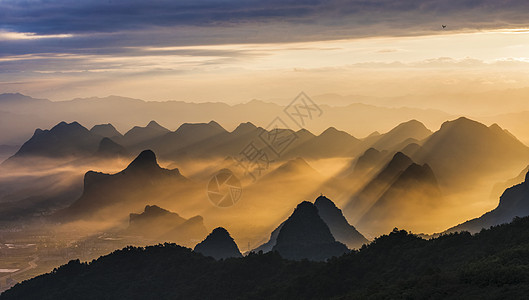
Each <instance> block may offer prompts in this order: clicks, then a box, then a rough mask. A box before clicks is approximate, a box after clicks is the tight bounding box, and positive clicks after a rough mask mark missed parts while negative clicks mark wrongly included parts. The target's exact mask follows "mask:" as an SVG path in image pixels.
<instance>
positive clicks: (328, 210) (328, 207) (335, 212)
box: [252, 195, 369, 253]
mask: <svg viewBox="0 0 529 300" xmlns="http://www.w3.org/2000/svg"><path fill="white" fill-rule="evenodd" d="M298 206H299V205H298ZM314 206H315V207H316V208H317V212H318V215H319V216H320V218H321V219H322V220H323V221H324V223H325V224H326V225H327V227H328V228H329V230H330V232H331V234H332V236H333V238H334V239H335V240H336V241H338V242H341V243H343V244H345V245H347V247H349V248H350V249H358V248H360V247H361V246H362V245H364V244H366V243H368V242H369V241H368V240H367V239H366V238H365V237H364V236H363V235H362V234H361V233H360V232H358V231H357V230H356V229H355V228H354V226H352V225H350V224H349V222H348V221H347V220H346V219H345V217H344V215H343V214H342V211H341V210H340V209H339V208H338V207H337V206H336V205H335V204H334V202H332V201H331V200H330V199H329V198H327V197H325V196H323V195H322V196H319V197H318V198H316V201H315V202H314ZM305 216H306V217H307V216H308V217H309V218H310V217H314V216H313V215H311V214H306V215H305ZM309 221H310V220H309ZM285 222H286V221H285ZM285 222H283V223H281V224H280V225H279V226H278V227H277V228H276V229H274V230H273V231H272V233H271V234H270V238H269V240H268V241H267V242H266V243H264V244H262V245H261V246H259V247H257V248H255V249H254V250H252V251H253V252H259V251H263V252H265V253H266V252H269V251H272V249H273V248H274V246H275V245H276V244H277V237H278V236H279V233H280V231H281V229H282V228H283V226H284V225H285ZM307 222H308V221H307ZM299 234H302V232H301V231H300V232H299Z"/></svg>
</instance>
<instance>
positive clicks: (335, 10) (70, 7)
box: [0, 0, 529, 39]
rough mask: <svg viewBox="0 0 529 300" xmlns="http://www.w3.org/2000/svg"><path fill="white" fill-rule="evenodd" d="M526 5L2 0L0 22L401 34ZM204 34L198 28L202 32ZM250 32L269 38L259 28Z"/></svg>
mask: <svg viewBox="0 0 529 300" xmlns="http://www.w3.org/2000/svg"><path fill="white" fill-rule="evenodd" d="M527 12H529V4H528V3H527V1H525V0H508V1H497V0H464V1H446V0H330V1H329V0H306V1H292V0H286V1H280V0H269V1H263V0H261V1H257V0H203V1H196V0H179V1H170V0H159V1H143V0H142V1H140V0H110V1H109V0H105V1H101V0H95V1H93V0H78V1H73V0H58V1H44V0H33V1H31V0H28V1H18V0H4V1H0V20H2V21H0V27H1V28H3V29H4V30H9V31H14V32H34V33H36V34H37V35H50V34H65V33H66V34H72V33H77V34H79V33H85V34H86V33H91V34H93V33H105V32H106V33H108V32H123V31H144V30H149V29H153V28H174V27H188V26H191V27H201V28H208V27H209V28H219V27H221V28H223V29H224V30H227V31H231V30H233V29H236V30H234V31H235V32H237V31H239V30H240V29H241V28H246V29H248V30H256V29H258V28H259V26H264V27H265V29H270V28H277V27H276V26H275V25H277V24H278V23H281V24H283V25H285V26H289V27H290V26H292V28H293V29H296V30H298V29H301V30H300V31H297V32H296V34H297V35H301V36H302V37H304V38H307V39H310V38H316V36H319V38H323V37H324V34H325V33H331V34H333V35H341V36H348V35H371V34H375V35H381V34H382V35H383V34H384V32H386V33H387V34H405V35H406V34H413V33H414V32H424V31H434V30H439V29H440V24H441V23H442V24H448V26H449V27H448V29H461V28H495V27H505V26H506V25H509V24H517V25H520V24H526V25H527V24H528V21H527V18H526V15H527ZM434 24H435V25H436V26H435V27H432V25H434ZM234 27H236V28H234ZM303 29H310V30H311V31H308V30H306V31H305V30H303ZM315 29H317V30H316V31H314V30H315ZM206 35H207V32H202V38H204V37H205V36H206ZM257 35H258V36H261V35H262V36H263V38H266V39H269V38H271V36H268V35H267V34H266V32H258V33H257Z"/></svg>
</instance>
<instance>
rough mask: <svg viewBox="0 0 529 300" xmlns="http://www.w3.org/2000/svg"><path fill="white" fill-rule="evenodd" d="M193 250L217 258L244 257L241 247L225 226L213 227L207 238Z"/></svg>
mask: <svg viewBox="0 0 529 300" xmlns="http://www.w3.org/2000/svg"><path fill="white" fill-rule="evenodd" d="M193 251H195V252H198V253H201V254H203V255H204V256H211V257H213V258H215V259H224V258H230V257H242V254H241V252H240V251H239V247H237V244H236V243H235V241H234V240H233V238H232V237H231V236H230V233H229V232H228V231H227V230H226V229H225V228H223V227H217V228H215V229H213V231H212V232H211V233H210V234H209V235H208V236H207V237H206V239H205V240H203V241H202V242H200V243H198V244H197V245H196V246H195V249H194V250H193Z"/></svg>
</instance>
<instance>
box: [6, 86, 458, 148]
mask: <svg viewBox="0 0 529 300" xmlns="http://www.w3.org/2000/svg"><path fill="white" fill-rule="evenodd" d="M22 97H23V98H27V101H20V100H21V99H20V98H22ZM2 98H3V101H0V111H3V112H6V113H7V114H8V115H7V116H6V117H7V118H5V119H3V120H6V123H5V126H6V127H5V131H6V132H5V133H3V134H0V144H12V143H13V141H15V140H16V144H21V143H22V142H23V141H25V140H27V139H28V138H29V137H30V136H31V133H32V132H33V131H34V129H35V128H48V127H49V126H50V125H51V124H57V123H58V122H59V121H61V120H77V121H78V122H79V123H81V124H101V123H108V122H110V123H112V124H114V125H119V126H118V128H119V129H120V130H122V129H123V130H124V129H125V128H132V127H133V126H135V125H138V124H144V123H147V122H149V121H150V120H153V119H154V120H156V121H158V122H160V124H164V125H167V126H170V127H172V128H176V127H178V126H179V125H181V124H182V123H186V122H197V121H203V120H216V121H217V122H219V123H220V124H222V125H223V126H226V128H235V127H236V126H237V125H238V124H239V123H242V122H247V121H248V120H252V121H254V122H256V124H258V125H259V126H266V125H268V124H269V123H270V121H271V120H273V119H274V118H276V117H277V116H279V115H280V114H283V109H284V106H282V105H278V104H274V103H266V102H263V101H257V100H254V101H249V102H247V103H244V104H237V105H228V104H226V103H220V102H219V103H199V104H198V103H188V102H183V101H166V102H155V101H142V100H138V99H132V98H125V97H119V96H109V97H105V98H94V97H92V98H82V99H73V100H67V101H57V102H54V101H49V100H39V99H34V98H31V97H28V96H23V95H16V94H2ZM15 98H16V99H15ZM4 102H11V103H12V104H9V105H7V104H4V105H2V103H4ZM23 102H25V103H23ZM324 110H325V114H322V116H321V117H320V118H319V119H318V120H312V121H311V122H308V123H307V125H309V126H310V128H308V129H309V130H311V131H314V132H322V131H324V130H325V129H327V127H328V124H333V125H334V126H335V127H336V128H340V129H342V130H346V131H348V132H350V133H352V134H353V135H355V136H366V135H367V134H369V133H370V132H373V131H375V130H379V129H380V128H391V127H392V126H395V124H398V123H400V122H403V121H406V120H410V119H413V118H422V119H423V120H428V121H429V123H428V124H427V125H428V126H429V127H433V126H435V127H437V126H438V125H439V124H441V122H442V121H443V120H446V119H447V118H449V115H448V114H446V113H443V112H440V111H424V110H421V109H409V108H402V109H401V108H386V107H376V106H370V105H365V104H354V105H348V106H342V107H331V106H325V107H324ZM116 111H119V112H120V113H119V114H116V113H115V112H116ZM21 120H24V121H23V122H22V121H21ZM309 123H310V124H309ZM124 145H125V146H128V145H126V144H124ZM150 148H152V147H150ZM157 153H158V152H157Z"/></svg>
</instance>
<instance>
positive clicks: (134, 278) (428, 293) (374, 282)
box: [0, 217, 529, 300]
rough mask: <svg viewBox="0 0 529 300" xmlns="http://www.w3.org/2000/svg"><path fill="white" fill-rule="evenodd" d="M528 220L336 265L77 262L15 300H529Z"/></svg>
mask: <svg viewBox="0 0 529 300" xmlns="http://www.w3.org/2000/svg"><path fill="white" fill-rule="evenodd" d="M528 240H529V218H528V217H526V218H521V219H516V220H515V221H514V222H512V223H510V224H505V225H501V226H497V227H494V228H491V229H489V230H484V231H481V232H480V233H478V234H476V235H471V234H469V233H466V232H465V233H456V234H448V235H443V236H441V237H438V238H434V239H430V240H424V239H422V238H420V237H418V236H415V235H413V234H410V233H408V232H407V231H405V230H398V229H395V230H393V231H392V232H391V233H389V234H388V235H383V236H381V237H378V238H377V239H375V240H374V241H373V242H372V243H370V244H369V245H367V246H366V247H363V248H361V249H360V250H359V251H353V252H350V253H348V254H345V255H344V256H342V257H338V258H336V259H332V260H330V261H328V262H325V263H322V262H312V261H308V260H303V261H289V260H286V259H283V258H281V257H280V256H279V255H278V254H277V253H268V254H262V255H259V254H255V253H250V254H249V255H248V256H246V257H243V258H240V259H228V260H223V261H216V260H214V259H212V258H208V257H204V256H202V255H200V254H198V253H194V252H192V251H191V250H190V249H187V248H183V247H179V246H177V245H174V244H165V245H156V246H148V247H139V248H136V247H130V246H129V247H126V248H124V249H122V250H118V251H114V252H113V253H111V254H109V255H106V256H102V257H100V258H99V259H97V260H94V261H92V262H86V263H82V262H80V261H79V260H72V261H70V262H69V263H68V264H65V265H63V266H61V267H59V268H57V269H55V270H54V271H52V272H50V273H48V274H45V275H41V276H38V277H35V278H33V279H31V280H27V281H24V282H22V283H20V284H17V285H15V286H14V287H13V288H11V289H10V290H8V291H6V292H4V293H3V294H1V295H0V299H1V300H11V299H17V300H21V299H76V298H86V299H101V298H107V299H152V298H156V299H401V298H403V297H404V296H405V297H406V298H410V299H430V298H436V299H437V298H439V299H525V298H526V297H527V291H528V290H529V261H528V259H527V257H528V252H529V247H528V245H527V241H528Z"/></svg>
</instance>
